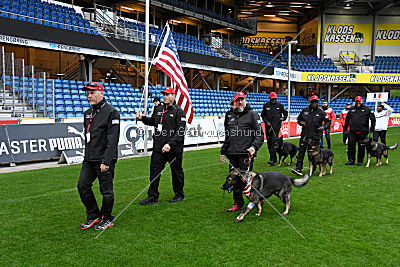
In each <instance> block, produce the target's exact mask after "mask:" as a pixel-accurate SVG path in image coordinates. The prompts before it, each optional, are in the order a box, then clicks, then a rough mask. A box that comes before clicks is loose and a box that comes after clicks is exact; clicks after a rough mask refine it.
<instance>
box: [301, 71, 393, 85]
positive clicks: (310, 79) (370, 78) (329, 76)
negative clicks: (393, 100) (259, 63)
mask: <svg viewBox="0 0 400 267" xmlns="http://www.w3.org/2000/svg"><path fill="white" fill-rule="evenodd" d="M301 82H307V83H353V84H358V83H365V84H397V83H400V74H386V73H385V74H381V73H329V72H302V73H301Z"/></svg>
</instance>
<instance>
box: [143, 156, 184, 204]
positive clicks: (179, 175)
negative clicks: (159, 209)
mask: <svg viewBox="0 0 400 267" xmlns="http://www.w3.org/2000/svg"><path fill="white" fill-rule="evenodd" d="M182 156H183V152H181V153H161V152H158V151H153V153H152V154H151V162H150V183H151V184H150V187H149V190H148V191H147V195H148V196H149V197H153V198H156V199H158V197H159V195H160V193H159V192H158V186H159V184H160V178H161V172H162V170H163V169H164V167H165V164H166V163H167V162H169V163H170V168H171V174H172V188H173V190H174V193H175V195H178V196H185V193H184V192H183V186H184V183H185V177H184V173H183V169H182ZM153 180H154V181H153ZM152 181H153V182H152Z"/></svg>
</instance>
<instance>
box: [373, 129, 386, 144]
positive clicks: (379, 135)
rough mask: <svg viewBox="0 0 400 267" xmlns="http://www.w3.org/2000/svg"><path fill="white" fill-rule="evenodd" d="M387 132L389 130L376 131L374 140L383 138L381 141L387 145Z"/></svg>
mask: <svg viewBox="0 0 400 267" xmlns="http://www.w3.org/2000/svg"><path fill="white" fill-rule="evenodd" d="M386 132H387V130H382V131H375V132H374V136H373V140H374V141H375V142H378V140H379V138H381V143H382V144H385V145H386Z"/></svg>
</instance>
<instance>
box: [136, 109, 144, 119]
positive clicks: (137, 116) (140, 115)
mask: <svg viewBox="0 0 400 267" xmlns="http://www.w3.org/2000/svg"><path fill="white" fill-rule="evenodd" d="M142 118H143V115H142V111H140V110H139V111H138V112H136V119H139V120H141V119H142Z"/></svg>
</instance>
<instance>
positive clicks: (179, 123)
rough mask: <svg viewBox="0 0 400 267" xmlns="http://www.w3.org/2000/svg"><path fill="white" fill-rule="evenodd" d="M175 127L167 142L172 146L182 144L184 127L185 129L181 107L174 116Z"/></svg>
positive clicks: (184, 116)
mask: <svg viewBox="0 0 400 267" xmlns="http://www.w3.org/2000/svg"><path fill="white" fill-rule="evenodd" d="M175 123H176V128H175V132H174V135H173V136H172V137H171V139H169V141H168V142H167V144H168V145H169V146H170V147H171V148H172V147H174V146H176V145H177V144H182V145H183V142H184V140H185V129H186V115H185V112H183V110H182V109H180V110H179V111H178V112H177V114H176V117H175Z"/></svg>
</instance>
